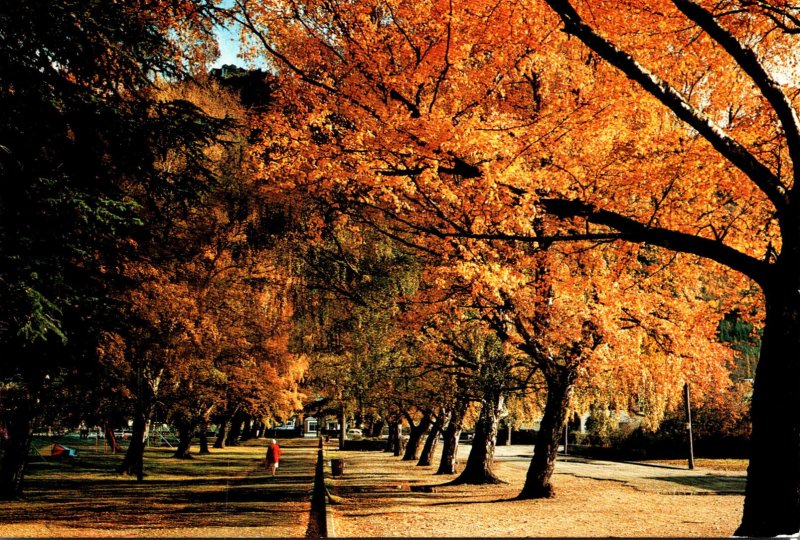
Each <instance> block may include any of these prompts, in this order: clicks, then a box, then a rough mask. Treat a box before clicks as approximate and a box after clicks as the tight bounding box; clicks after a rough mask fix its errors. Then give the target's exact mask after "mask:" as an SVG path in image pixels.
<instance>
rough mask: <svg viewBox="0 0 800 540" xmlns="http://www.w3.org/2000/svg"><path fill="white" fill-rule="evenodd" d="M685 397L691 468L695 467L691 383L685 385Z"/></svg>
mask: <svg viewBox="0 0 800 540" xmlns="http://www.w3.org/2000/svg"><path fill="white" fill-rule="evenodd" d="M683 399H684V403H685V405H686V432H687V434H688V437H689V469H694V443H693V441H692V408H691V406H690V405H689V383H684V385H683Z"/></svg>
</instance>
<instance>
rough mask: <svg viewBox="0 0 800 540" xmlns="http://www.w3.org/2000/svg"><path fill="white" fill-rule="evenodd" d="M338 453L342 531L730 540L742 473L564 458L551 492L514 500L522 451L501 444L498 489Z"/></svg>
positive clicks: (384, 459) (384, 457) (523, 464)
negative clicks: (711, 539) (420, 489)
mask: <svg viewBox="0 0 800 540" xmlns="http://www.w3.org/2000/svg"><path fill="white" fill-rule="evenodd" d="M462 451H463V454H461V456H460V457H461V458H462V459H465V458H466V452H468V451H469V447H468V446H466V447H463V448H462ZM339 455H340V456H341V457H343V458H344V459H345V474H344V476H342V477H339V478H337V479H335V480H334V481H333V484H334V488H333V490H334V493H335V494H336V495H339V496H341V497H342V502H341V504H337V505H334V506H332V507H331V508H332V512H333V515H334V522H335V534H336V536H341V537H348V536H349V537H353V536H358V537H418V536H425V537H443V536H460V537H502V536H505V537H524V536H548V537H563V536H569V537H579V536H588V537H601V536H604V537H607V536H617V537H631V536H636V537H643V536H649V537H725V536H727V537H729V536H730V535H731V534H732V532H733V531H734V529H735V528H736V526H737V525H738V521H739V518H740V516H741V510H742V502H743V495H742V494H741V492H740V489H739V488H740V487H742V488H743V485H744V484H743V474H744V473H743V472H739V471H733V472H732V471H716V470H711V469H700V468H698V469H695V470H694V471H687V470H685V469H678V468H671V467H663V466H652V465H651V466H643V465H635V464H625V463H621V464H620V463H612V462H598V461H594V462H592V461H590V460H581V459H576V458H570V457H568V458H566V460H563V461H561V462H559V463H558V465H557V467H556V473H555V476H554V484H555V487H556V496H555V497H554V498H552V499H544V500H527V501H518V500H513V499H514V497H516V495H517V494H518V493H519V491H520V489H521V487H522V484H523V482H524V478H525V472H526V470H527V462H528V460H529V458H530V448H529V447H522V446H511V447H498V459H497V463H496V472H497V473H498V475H499V476H500V478H501V479H503V480H505V481H506V482H507V483H506V484H503V485H499V486H441V484H443V483H445V482H447V481H448V480H450V479H452V478H453V476H434V475H433V474H432V473H433V471H434V469H433V468H432V467H417V466H416V465H415V463H414V462H408V461H401V460H400V458H396V457H393V456H391V455H390V454H387V453H383V452H355V451H353V452H340V453H339ZM412 486H428V490H429V492H418V491H411V487H412ZM717 493H726V494H717Z"/></svg>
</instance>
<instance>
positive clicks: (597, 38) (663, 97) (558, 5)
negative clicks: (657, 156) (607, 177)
mask: <svg viewBox="0 0 800 540" xmlns="http://www.w3.org/2000/svg"><path fill="white" fill-rule="evenodd" d="M545 1H546V2H547V4H548V5H549V6H550V7H551V8H552V9H553V11H555V12H556V13H557V14H558V16H559V17H561V20H562V21H563V23H564V30H565V31H566V32H567V33H568V34H571V35H574V36H575V37H577V38H578V39H580V40H581V41H582V42H583V43H584V44H585V45H586V46H587V47H589V48H590V49H592V50H593V51H595V52H596V53H597V54H599V55H600V56H601V57H602V58H604V59H605V60H606V61H607V62H608V63H610V64H611V65H613V66H615V67H616V68H617V69H619V70H620V71H622V72H623V73H624V74H625V75H627V76H628V77H629V78H631V79H633V80H634V81H636V82H637V83H638V84H639V86H641V87H642V88H643V89H644V90H645V91H647V92H648V93H649V94H651V95H652V96H654V97H655V98H656V99H658V100H659V101H661V103H663V104H664V105H665V106H666V107H667V108H669V109H670V110H671V111H672V112H673V113H675V115H676V116H677V117H678V118H680V119H681V120H683V121H684V122H686V123H687V124H688V125H690V126H691V127H692V128H694V129H695V130H697V131H698V133H700V135H702V136H703V138H705V139H706V140H707V141H708V142H709V143H711V145H712V146H713V147H714V149H715V150H717V152H719V153H720V154H721V155H722V156H723V157H724V158H725V159H727V160H728V161H730V162H731V163H732V164H733V165H734V166H735V167H736V168H738V169H739V170H741V171H742V172H743V173H744V174H746V175H747V177H748V178H750V180H752V182H753V183H754V184H755V185H756V186H757V187H758V188H759V189H760V190H761V191H762V192H763V193H764V194H765V195H766V196H767V198H769V200H770V201H771V202H772V204H773V205H774V206H775V209H776V210H777V211H778V212H779V213H783V212H784V211H785V210H786V209H787V206H788V198H787V196H786V189H785V187H784V186H783V185H782V184H781V182H780V180H779V179H778V178H777V176H776V175H775V174H774V173H773V172H772V171H771V170H770V169H769V168H768V167H767V166H766V165H764V164H763V163H761V162H760V161H759V160H758V159H757V158H756V157H755V156H753V154H751V153H750V152H749V151H748V150H747V149H746V148H745V147H744V146H742V144H740V143H739V142H738V141H736V140H735V139H733V138H732V137H730V136H729V135H728V134H727V133H725V132H724V131H722V130H721V129H720V128H719V127H717V126H716V125H714V124H713V123H712V122H711V120H710V119H709V118H708V117H706V116H705V115H704V114H703V113H701V112H700V111H698V110H697V109H695V108H694V107H693V106H692V105H691V103H689V102H688V101H686V99H684V97H683V96H682V95H681V94H680V93H679V92H678V91H677V90H675V89H674V88H673V87H672V86H670V85H669V84H668V83H667V82H666V81H664V80H663V79H661V78H660V77H658V76H657V75H656V74H654V73H652V72H651V71H649V70H648V69H647V68H645V67H644V66H642V65H641V64H639V63H638V62H637V61H636V60H634V58H633V57H632V56H631V55H630V54H628V53H627V52H625V51H623V50H621V49H619V48H618V47H617V46H616V45H614V44H613V43H611V42H610V41H608V40H607V39H605V38H604V37H603V36H601V35H600V34H598V33H597V32H595V31H594V29H592V28H591V27H590V26H589V25H588V24H586V23H585V22H584V21H583V19H581V17H580V15H578V13H577V12H576V11H575V8H574V7H572V4H571V3H570V2H569V0H545Z"/></svg>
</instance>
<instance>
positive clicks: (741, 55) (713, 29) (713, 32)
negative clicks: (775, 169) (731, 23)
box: [672, 0, 800, 190]
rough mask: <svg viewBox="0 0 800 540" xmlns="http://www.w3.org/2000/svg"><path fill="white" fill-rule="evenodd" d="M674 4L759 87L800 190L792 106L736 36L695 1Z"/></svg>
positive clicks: (799, 127) (798, 130)
mask: <svg viewBox="0 0 800 540" xmlns="http://www.w3.org/2000/svg"><path fill="white" fill-rule="evenodd" d="M672 3H673V4H675V7H677V8H678V9H679V10H680V11H681V13H683V14H684V15H686V17H688V18H689V19H691V20H692V21H694V22H695V23H696V24H697V25H698V26H699V27H700V28H702V29H703V30H705V31H706V33H708V35H709V36H711V38H712V39H713V40H714V41H716V42H717V43H719V44H720V45H721V46H722V48H723V49H725V52H727V53H728V54H729V55H730V56H731V57H732V58H733V59H734V60H735V61H736V63H737V64H739V66H740V67H741V68H742V69H743V70H744V72H745V73H747V75H748V76H749V77H750V78H751V79H752V80H753V82H754V83H756V86H758V89H759V90H760V91H761V94H762V95H763V96H764V98H766V100H767V101H768V102H769V104H770V105H771V106H772V108H773V109H774V110H775V113H776V114H777V115H778V120H779V121H780V123H781V125H782V126H783V130H784V133H785V134H786V144H787V146H788V148H789V156H790V158H791V160H792V164H793V165H794V180H795V181H794V186H795V187H794V189H795V190H797V189H800V187H798V183H800V182H798V180H799V179H800V120H798V118H797V112H796V111H795V109H794V107H793V106H792V102H791V101H790V100H789V98H788V97H787V96H786V94H785V93H784V92H783V90H782V89H781V87H780V85H779V84H778V83H777V82H776V81H775V80H774V79H773V78H772V77H770V75H769V74H768V73H767V71H766V70H765V69H764V66H762V65H761V62H759V60H758V57H757V56H756V54H755V52H753V50H752V49H749V48H747V47H745V46H744V45H743V44H742V43H741V42H740V41H739V40H738V39H736V37H735V36H734V35H733V34H731V33H730V32H729V31H728V30H727V29H726V28H724V27H723V26H722V25H721V24H719V22H718V21H717V20H716V19H715V18H714V16H713V15H712V14H711V13H709V12H708V11H706V10H705V9H703V8H702V7H700V6H698V5H697V4H696V3H694V2H693V1H692V0H672Z"/></svg>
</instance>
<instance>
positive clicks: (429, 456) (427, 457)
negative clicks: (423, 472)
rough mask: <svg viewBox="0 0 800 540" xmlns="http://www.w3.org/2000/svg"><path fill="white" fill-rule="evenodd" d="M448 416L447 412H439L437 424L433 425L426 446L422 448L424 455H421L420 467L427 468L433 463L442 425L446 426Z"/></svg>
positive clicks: (418, 464) (418, 463)
mask: <svg viewBox="0 0 800 540" xmlns="http://www.w3.org/2000/svg"><path fill="white" fill-rule="evenodd" d="M446 419H447V416H446V414H445V411H444V410H442V411H440V412H439V414H438V416H437V417H436V422H435V423H434V424H433V427H432V428H431V431H430V433H428V438H427V439H425V445H424V446H423V447H422V453H421V454H420V455H419V461H418V462H417V466H418V467H427V466H429V465H430V464H431V463H433V453H434V452H435V451H436V445H437V444H438V443H439V433H441V432H442V425H444V423H445V420H446Z"/></svg>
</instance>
